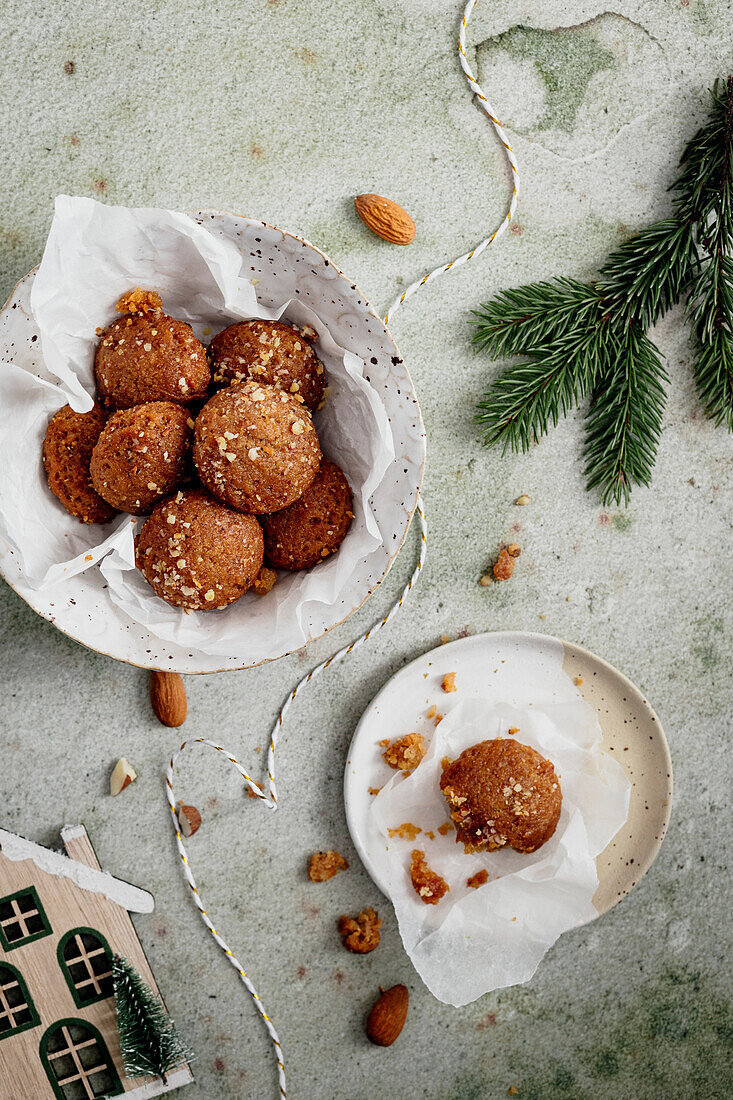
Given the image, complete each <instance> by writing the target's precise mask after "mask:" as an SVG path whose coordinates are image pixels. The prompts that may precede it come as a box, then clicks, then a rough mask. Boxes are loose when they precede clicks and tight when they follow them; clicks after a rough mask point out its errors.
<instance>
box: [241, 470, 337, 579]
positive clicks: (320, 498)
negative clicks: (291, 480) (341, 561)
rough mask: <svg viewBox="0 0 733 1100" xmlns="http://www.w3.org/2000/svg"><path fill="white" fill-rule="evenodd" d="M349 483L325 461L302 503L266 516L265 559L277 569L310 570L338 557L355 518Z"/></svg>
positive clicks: (263, 525) (300, 501)
mask: <svg viewBox="0 0 733 1100" xmlns="http://www.w3.org/2000/svg"><path fill="white" fill-rule="evenodd" d="M353 503H354V501H353V497H352V493H351V488H350V487H349V483H348V481H347V480H346V478H345V477H344V475H343V473H342V472H341V470H339V468H338V466H336V464H335V463H333V462H329V460H328V459H324V460H323V462H322V463H321V468H320V470H319V471H318V473H317V474H316V476H315V478H314V480H313V481H312V482H311V484H310V485H309V486H308V488H307V489H306V491H305V492H304V493H303V495H302V497H301V498H300V499H299V500H296V501H295V502H294V503H293V504H290V505H289V506H288V507H287V508H283V509H281V511H279V512H274V513H273V514H272V515H269V516H265V517H264V519H263V521H262V527H263V530H264V533H265V555H266V557H267V560H268V561H269V562H270V564H271V565H274V566H275V568H276V569H310V568H311V566H313V565H316V564H317V563H318V562H319V561H322V560H323V559H324V558H327V557H328V556H329V555H330V554H335V552H336V551H337V550H338V548H339V546H340V545H341V543H342V542H343V541H344V539H345V538H346V533H347V532H348V530H349V527H350V526H351V521H352V519H353V518H354V513H353V510H352V509H353Z"/></svg>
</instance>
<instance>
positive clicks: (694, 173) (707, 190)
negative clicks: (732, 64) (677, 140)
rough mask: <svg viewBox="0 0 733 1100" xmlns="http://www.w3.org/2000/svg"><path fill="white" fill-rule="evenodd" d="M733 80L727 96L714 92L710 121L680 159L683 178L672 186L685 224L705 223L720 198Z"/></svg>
mask: <svg viewBox="0 0 733 1100" xmlns="http://www.w3.org/2000/svg"><path fill="white" fill-rule="evenodd" d="M730 87H731V77H728V80H727V83H726V90H725V93H724V94H721V95H718V94H717V93H716V92H711V93H710V97H711V99H712V101H713V102H712V107H711V110H710V114H709V116H708V121H707V122H706V124H705V125H704V126H702V127H701V128H700V129H699V130H698V131H697V133H696V134H695V136H694V137H693V138H692V139H691V140H690V141H688V143H687V145H686V146H685V148H684V150H683V153H682V156H681V158H680V167H681V169H682V171H681V173H680V175H679V176H678V178H677V179H676V180H675V182H674V183H673V184H672V186H671V187H670V191H674V192H676V197H675V200H674V204H675V209H676V212H677V215H678V217H679V218H680V219H681V220H682V221H692V222H701V223H704V222H705V221H706V220H707V218H708V216H709V214H710V212H711V210H712V209H713V207H714V206H715V203H716V201H717V198H718V191H719V187H720V180H721V178H722V175H723V172H724V167H725V161H726V152H725V146H726V135H727V133H728V131H729V106H728V103H729V97H730Z"/></svg>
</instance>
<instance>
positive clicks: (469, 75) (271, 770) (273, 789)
mask: <svg viewBox="0 0 733 1100" xmlns="http://www.w3.org/2000/svg"><path fill="white" fill-rule="evenodd" d="M476 3H477V0H468V3H467V4H466V7H465V9H464V12H463V17H462V19H461V26H460V30H459V34H458V57H459V60H460V63H461V68H462V69H463V72H464V73H465V76H466V80H467V81H468V84H469V86H470V88H471V91H472V92H473V94H474V95H475V96H476V98H477V100H478V102H479V105H480V107H481V109H482V110H483V111H484V113H485V114H486V115H487V117H488V118H489V120H490V122H491V124H492V126H493V127H494V129H495V131H496V133H497V135H498V137H499V140H500V141H501V143H502V145H503V147H504V151H505V153H506V157H507V160H508V161H509V165H510V167H511V170H512V197H511V201H510V203H509V208H508V210H507V213H506V217H505V218H504V220H503V221H502V223H501V224H500V225H499V227H498V229H495V230H494V232H493V233H492V234H491V236H489V237H486V238H485V239H484V240H483V241H481V243H480V244H478V245H476V247H475V248H472V249H471V251H470V252H466V253H465V254H464V255H462V256H458V257H457V259H455V260H451V261H450V263H447V264H443V265H442V266H441V267H436V268H435V270H434V271H430V272H429V273H428V274H427V275H424V276H423V277H422V279H418V280H417V281H416V282H414V283H412V284H411V285H410V286H408V287H407V289H406V290H404V291H403V292H402V294H400V295H399V297H398V298H396V299H395V301H394V302H393V303H392V305H391V306H390V308H389V310H388V312H387V314H386V316H385V318H384V321H385V324H387V323H388V322H389V321H390V320H391V319H392V318H393V317H394V315H395V313H396V312H397V310H398V309H399V308H400V307H401V306H402V305H403V304H404V302H406V301H407V299H408V298H411V297H412V295H413V294H414V293H415V291H416V290H418V289H419V288H420V287H423V286H426V285H427V284H428V283H429V282H432V280H433V279H435V278H437V276H438V275H442V274H443V273H444V272H446V271H450V270H451V268H454V267H459V266H460V265H461V264H465V263H467V262H468V261H469V260H472V259H474V257H476V256H480V255H481V253H482V252H483V251H484V250H485V249H487V248H488V247H489V245H490V244H491V243H492V242H493V241H495V240H497V239H498V238H499V237H500V236H501V234H502V233H503V232H504V231H505V229H506V228H507V226H508V225H509V223H510V222H511V220H512V217H513V216H514V211H515V208H516V205H517V199H518V197H519V165H518V164H517V158H516V156H515V155H514V151H513V150H512V148H511V146H510V145H509V142H508V141H507V138H506V134H505V133H504V130H503V129H502V126H501V123H500V122H499V120H498V119H497V118H496V116H495V114H494V111H493V108H492V106H491V104H490V103H489V101H488V99H487V98H486V96H485V95H484V92H483V89H482V88H481V86H480V84H479V83H478V81H477V80H476V77H475V76H474V74H473V72H472V70H471V67H470V65H469V63H468V60H467V58H466V27H467V26H468V21H469V19H470V18H471V13H472V11H473V9H474V7H475V6H476ZM415 511H416V513H417V517H418V521H419V524H420V548H419V553H418V560H417V565H416V566H415V569H414V570H413V573H412V576H411V577H410V579H409V580H408V582H407V584H406V585H405V587H404V588H403V590H402V592H401V594H400V597H399V599H398V600H397V602H396V603H395V604H393V606H392V607H391V608H390V609H389V611H388V612H387V614H386V615H385V616H384V618H383V619H380V620H379V621H378V622H376V623H374V625H373V626H371V627H370V628H369V630H367V631H366V632H365V633H364V634H362V635H361V637H359V638H357V639H356V641H354V642H351V643H350V644H349V645H347V646H344V648H343V649H340V650H339V651H338V653H334V654H333V656H331V657H328V658H327V659H326V660H325V661H322V662H321V664H320V665H316V667H315V668H314V669H311V671H310V672H308V673H307V674H306V675H305V676H304V677H303V679H302V680H300V681H299V683H298V684H296V686H295V687H294V688H293V690H292V691H291V692H290V694H289V695H288V697H287V699H286V700H285V703H284V705H283V707H282V709H281V710H280V713H279V714H278V716H277V720H276V721H275V724H274V726H273V727H272V732H271V734H270V744H269V747H268V750H267V790H268V792H269V793H265V790H264V789H263V788H261V787H260V785H259V784H258V783H257V782H256V781H255V780H254V779H252V777H251V776H250V775H248V774H247V772H246V771H245V770H244V768H243V767H242V765H241V764H240V763H239V761H238V760H237V759H236V757H235V756H234V755H233V754H232V753H230V752H229V751H228V750H227V749H225V748H224V747H223V746H222V745H218V744H217V743H216V741H211V740H209V738H207V737H196V738H194V739H193V740H191V741H184V742H183V744H182V745H181V747H180V748H179V749H178V751H177V752H175V753H174V754H173V756H172V757H171V760H170V763H169V765H168V769H167V772H166V778H165V787H166V797H167V799H168V806H169V809H170V812H171V820H172V823H173V830H174V832H175V835H176V845H177V847H178V854H179V856H180V857H181V863H182V865H183V873H184V875H185V877H186V881H187V882H188V885H189V886H190V888H191V894H192V896H193V899H194V902H195V903H196V908H197V909H198V911H199V916H200V917H201V920H202V921H203V922H204V924H205V925H206V927H207V928H208V930H209V932H210V933H211V935H212V936H213V937H214V940H215V941H216V943H217V944H218V946H219V947H220V948H221V950H222V951H223V952H224V954H225V955H226V957H227V959H228V960H229V963H230V964H231V966H233V967H234V969H235V970H236V972H237V974H238V975H239V977H240V979H241V981H242V983H243V984H244V986H245V987H246V989H247V991H248V992H249V994H250V996H251V997H252V1000H253V1001H254V1004H255V1007H256V1009H257V1011H258V1012H259V1014H260V1016H261V1017H262V1020H263V1022H264V1024H265V1027H266V1028H267V1031H268V1034H269V1036H270V1038H271V1040H272V1044H273V1047H274V1050H275V1059H276V1061H277V1076H278V1085H279V1095H280V1096H281V1097H286V1096H287V1089H286V1081H285V1060H284V1056H283V1049H282V1044H281V1043H280V1038H279V1036H278V1034H277V1031H276V1029H275V1025H274V1024H273V1022H272V1020H271V1019H270V1017H269V1016H268V1014H267V1012H266V1011H265V1006H264V1005H263V1003H262V1000H261V998H260V995H259V993H258V992H257V990H256V989H255V987H254V985H253V984H252V981H251V980H250V978H249V977H248V975H247V972H246V971H245V969H244V967H243V966H242V964H241V962H240V961H239V959H238V958H237V956H236V955H235V954H234V952H233V951H232V949H231V948H230V947H229V944H228V943H227V942H226V940H225V939H224V937H223V936H222V935H221V934H220V933H219V932H218V931H217V929H216V928H215V926H214V924H213V922H212V920H211V917H210V916H209V914H208V913H207V911H206V909H205V908H204V903H203V901H202V899H201V895H200V894H199V891H198V887H197V886H196V880H195V878H194V876H193V872H192V870H191V864H190V863H189V860H188V853H187V851H186V845H185V844H184V843H183V836H182V835H181V830H180V826H179V821H178V815H177V813H176V799H175V795H174V793H173V773H174V771H175V767H176V763H177V762H178V757H179V756H180V755H181V753H182V752H183V750H184V749H185V748H186V747H187V745H207V746H208V747H209V748H211V749H214V750H215V751H216V752H218V753H221V755H222V756H223V757H224V759H225V760H226V761H227V762H228V763H229V764H231V765H232V766H233V767H234V768H236V770H237V771H238V772H239V774H240V775H241V777H242V779H243V780H244V782H245V783H246V785H247V786H248V788H249V790H250V793H251V794H253V795H254V796H255V797H256V798H259V799H260V800H261V801H262V802H263V803H264V805H265V806H266V807H267V809H268V810H276V809H277V805H278V797H277V784H276V781H275V753H276V750H277V743H278V737H279V735H280V730H281V729H282V725H283V722H284V721H285V717H286V715H287V713H288V711H289V710H290V707H291V706H292V704H293V702H294V701H295V699H296V697H297V695H298V693H299V692H300V691H301V689H302V688H304V687H305V686H306V684H309V683H310V682H311V681H312V680H315V679H316V677H318V676H320V675H321V673H322V672H325V671H326V669H327V668H330V666H331V665H334V664H336V663H337V662H338V661H341V660H343V658H344V657H348V656H349V654H350V653H353V652H355V650H357V649H358V648H359V647H360V646H362V645H363V644H364V643H365V642H366V641H368V640H369V638H371V637H373V636H374V635H375V634H376V633H378V631H380V630H382V629H383V628H384V627H385V626H387V624H388V623H389V622H390V620H391V619H392V618H393V617H394V616H395V615H396V614H397V612H398V611H399V610H400V608H401V607H402V605H403V603H404V602H405V600H406V599H407V596H408V595H409V593H410V592H411V590H412V588H413V586H414V585H415V583H416V581H417V578H418V577H419V575H420V573H421V572H422V569H423V566H424V564H425V556H426V552H427V524H426V522H425V513H424V512H423V507H422V500H421V497H420V495H419V493H418V497H417V505H416V508H415Z"/></svg>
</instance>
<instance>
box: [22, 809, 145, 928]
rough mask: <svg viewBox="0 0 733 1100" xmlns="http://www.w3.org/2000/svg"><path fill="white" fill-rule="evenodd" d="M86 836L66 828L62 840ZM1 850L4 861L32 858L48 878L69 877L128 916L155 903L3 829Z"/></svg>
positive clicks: (77, 828) (125, 884)
mask: <svg viewBox="0 0 733 1100" xmlns="http://www.w3.org/2000/svg"><path fill="white" fill-rule="evenodd" d="M86 835H87V831H86V829H85V828H84V826H83V825H65V826H64V828H63V829H62V830H61V839H62V840H63V841H64V843H66V842H67V841H74V840H78V839H80V838H81V837H86ZM0 850H1V851H2V854H3V855H4V856H5V858H6V859H10V860H13V861H17V860H25V859H31V860H33V862H34V863H35V865H36V867H38V869H39V870H40V871H44V872H45V873H46V874H47V875H55V876H56V877H58V878H68V879H70V881H71V882H73V883H74V884H75V885H76V886H78V887H79V888H80V889H81V890H89V892H90V893H92V894H103V895H104V896H105V897H106V898H109V900H110V901H113V902H115V904H116V905H119V906H120V908H121V909H126V910H127V911H128V913H152V912H153V908H154V906H155V902H154V900H153V895H152V894H149V893H148V892H147V890H140V889H139V888H138V887H137V886H131V885H130V883H129V882H123V881H122V879H118V878H115V877H114V875H109V874H107V872H106V871H98V870H97V869H96V868H94V867H88V866H87V865H86V864H84V863H80V862H79V861H78V860H76V859H72V857H71V856H68V855H65V854H64V853H63V852H54V851H53V850H52V849H51V848H44V847H43V846H42V845H41V844H34V843H33V841H32V840H26V839H25V837H22V836H17V834H16V833H9V832H7V831H6V830H5V829H0Z"/></svg>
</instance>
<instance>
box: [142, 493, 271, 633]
mask: <svg viewBox="0 0 733 1100" xmlns="http://www.w3.org/2000/svg"><path fill="white" fill-rule="evenodd" d="M263 550H264V547H263V541H262V528H261V527H260V525H259V523H258V522H257V520H256V519H255V518H254V516H243V515H241V513H239V512H233V511H232V510H231V508H226V507H225V506H224V505H223V504H220V503H219V501H217V500H212V498H211V497H210V496H208V494H206V493H202V492H200V491H199V490H192V491H190V492H179V493H176V495H175V496H172V497H168V499H167V500H162V501H161V502H160V504H158V505H157V506H156V507H155V508H154V509H153V512H152V514H151V515H150V517H149V518H148V519H147V520H146V521H145V524H144V526H143V529H142V531H141V532H140V534H139V536H138V538H137V540H136V544H135V562H136V564H137V567H138V569H139V570H140V571H141V572H142V574H143V576H144V577H145V579H146V580H147V581H148V583H149V584H150V585H151V586H152V587H153V589H154V590H155V593H156V595H157V596H160V597H161V598H162V599H164V600H165V601H166V602H167V603H170V604H173V605H174V606H175V607H185V608H187V609H188V610H189V611H207V610H211V609H215V608H220V607H226V606H227V605H228V604H230V603H233V602H234V601H235V600H238V599H239V597H240V596H241V595H242V593H243V592H246V591H247V589H248V588H249V587H250V586H251V584H252V582H253V581H254V579H255V577H256V576H257V574H258V573H259V571H260V568H261V566H262V555H263Z"/></svg>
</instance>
